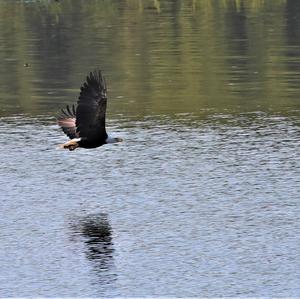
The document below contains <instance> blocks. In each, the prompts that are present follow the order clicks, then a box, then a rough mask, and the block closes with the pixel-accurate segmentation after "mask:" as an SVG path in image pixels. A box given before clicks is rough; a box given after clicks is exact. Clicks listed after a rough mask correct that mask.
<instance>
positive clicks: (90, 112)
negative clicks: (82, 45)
mask: <svg viewBox="0 0 300 299" xmlns="http://www.w3.org/2000/svg"><path fill="white" fill-rule="evenodd" d="M80 90H81V91H80V95H79V99H78V101H77V107H75V106H74V105H73V106H72V107H69V106H67V107H66V108H65V109H62V110H61V111H62V113H61V115H60V116H59V117H58V124H59V126H60V127H61V128H62V130H63V132H64V133H65V134H66V135H67V136H68V137H69V138H70V139H71V140H70V141H68V142H66V143H65V144H63V145H62V146H61V147H62V148H65V149H69V150H70V151H73V150H75V149H76V148H77V147H83V148H95V147H98V146H101V145H104V144H107V143H116V142H121V141H123V140H122V139H121V138H114V137H111V136H108V135H107V133H106V129H105V114H106V105H107V94H106V82H105V79H104V77H103V76H102V74H101V71H94V72H91V73H90V75H89V76H88V77H87V78H86V82H85V83H84V84H83V86H81V88H80Z"/></svg>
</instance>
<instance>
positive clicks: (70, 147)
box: [59, 138, 81, 151]
mask: <svg viewBox="0 0 300 299" xmlns="http://www.w3.org/2000/svg"><path fill="white" fill-rule="evenodd" d="M80 140H81V138H74V139H71V140H70V141H68V142H66V143H64V144H59V148H61V149H68V150H69V151H74V150H75V149H76V148H77V147H79V143H78V142H79V141H80Z"/></svg>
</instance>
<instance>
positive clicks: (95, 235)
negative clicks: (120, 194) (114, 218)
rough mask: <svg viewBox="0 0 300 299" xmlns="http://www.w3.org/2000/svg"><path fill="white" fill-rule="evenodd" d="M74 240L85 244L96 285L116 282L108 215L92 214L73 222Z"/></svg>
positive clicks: (86, 254)
mask: <svg viewBox="0 0 300 299" xmlns="http://www.w3.org/2000/svg"><path fill="white" fill-rule="evenodd" d="M71 228H72V240H73V241H74V242H78V241H80V242H82V243H83V244H84V254H85V256H86V258H87V260H88V261H90V262H91V265H92V269H93V272H95V273H96V277H97V278H96V280H95V282H94V283H95V284H98V283H99V284H100V285H101V286H105V285H109V286H110V288H111V284H112V283H113V282H114V281H115V280H116V274H115V271H114V260H113V254H114V247H113V239H112V228H111V225H110V223H109V220H108V215H107V214H104V213H99V214H90V215H87V216H84V217H80V218H77V219H76V220H72V221H71Z"/></svg>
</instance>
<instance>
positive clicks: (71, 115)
mask: <svg viewBox="0 0 300 299" xmlns="http://www.w3.org/2000/svg"><path fill="white" fill-rule="evenodd" d="M57 123H58V125H59V126H60V127H61V128H62V130H63V132H64V133H65V134H66V135H67V136H68V137H69V138H70V139H73V138H78V137H79V135H78V133H77V132H76V108H75V105H72V106H71V107H70V106H67V107H66V108H65V109H62V110H61V113H60V115H59V116H58V118H57Z"/></svg>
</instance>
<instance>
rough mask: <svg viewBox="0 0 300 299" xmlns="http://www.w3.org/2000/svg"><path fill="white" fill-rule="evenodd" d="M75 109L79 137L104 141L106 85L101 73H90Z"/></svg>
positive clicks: (105, 136) (105, 135)
mask: <svg viewBox="0 0 300 299" xmlns="http://www.w3.org/2000/svg"><path fill="white" fill-rule="evenodd" d="M80 90H81V92H80V96H79V99H78V102H77V104H78V105H77V109H76V127H77V133H78V134H79V136H80V137H85V138H87V139H90V140H105V139H106V138H107V134H106V130H105V112H106V104H107V97H106V84H105V80H104V77H103V76H102V74H101V71H94V72H91V73H90V75H89V76H88V77H87V78H86V82H85V83H84V84H83V86H82V87H81V88H80Z"/></svg>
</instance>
